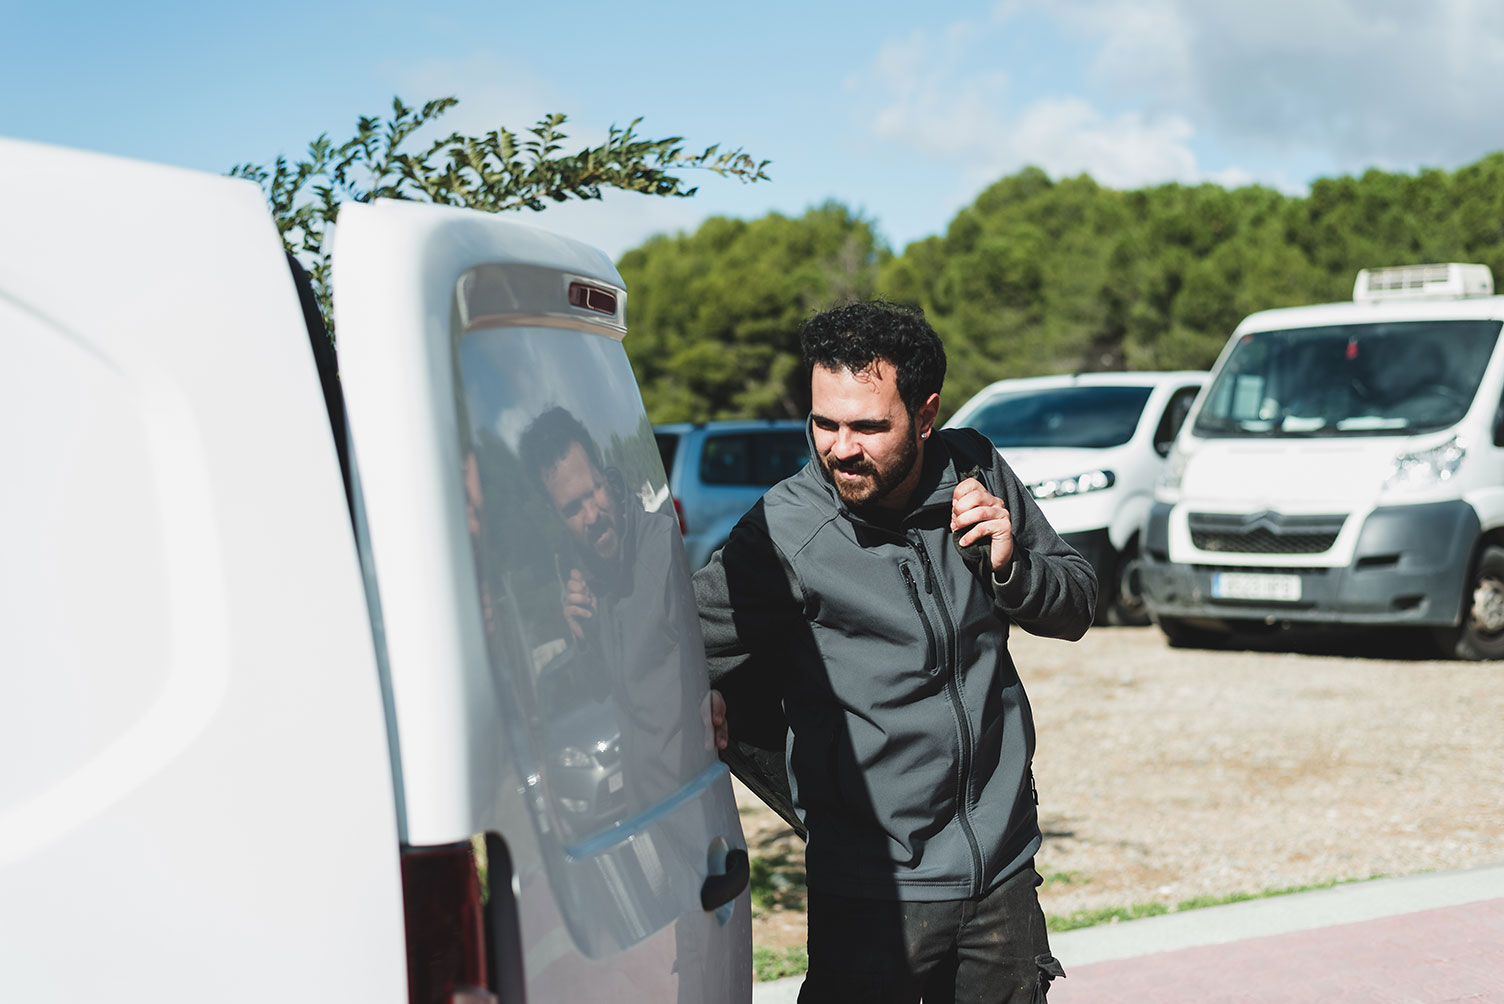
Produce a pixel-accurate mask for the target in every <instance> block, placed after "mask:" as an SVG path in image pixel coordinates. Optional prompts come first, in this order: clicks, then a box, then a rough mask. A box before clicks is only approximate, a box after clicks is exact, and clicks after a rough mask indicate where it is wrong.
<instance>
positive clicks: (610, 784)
mask: <svg viewBox="0 0 1504 1004" xmlns="http://www.w3.org/2000/svg"><path fill="white" fill-rule="evenodd" d="M606 790H607V791H609V792H613V793H614V792H618V791H621V775H620V774H612V775H611V776H610V777H608V778H606Z"/></svg>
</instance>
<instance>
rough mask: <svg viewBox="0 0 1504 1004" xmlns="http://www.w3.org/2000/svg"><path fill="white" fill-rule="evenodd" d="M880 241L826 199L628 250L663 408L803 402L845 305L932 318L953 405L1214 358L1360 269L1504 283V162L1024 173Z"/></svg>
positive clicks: (635, 327) (671, 415)
mask: <svg viewBox="0 0 1504 1004" xmlns="http://www.w3.org/2000/svg"><path fill="white" fill-rule="evenodd" d="M873 234H874V231H873V227H872V224H870V223H868V222H867V221H864V220H860V219H858V218H856V217H855V216H853V215H852V214H851V213H850V212H849V211H848V210H846V209H844V208H843V207H841V206H840V205H837V204H830V205H826V206H823V207H821V208H820V209H818V210H812V211H811V212H810V213H808V214H806V215H805V216H804V217H801V218H799V219H788V218H785V217H782V216H778V215H772V216H769V217H765V218H763V219H760V220H753V221H750V222H737V221H730V220H711V221H708V222H707V223H706V224H704V225H703V226H702V227H701V228H700V230H699V231H698V232H696V233H694V234H692V235H681V236H680V237H677V238H657V239H655V240H653V241H650V242H649V243H648V244H646V245H644V246H643V247H641V248H638V249H636V250H634V251H631V252H629V253H628V254H627V255H626V256H624V257H623V259H622V262H621V268H622V272H623V275H624V276H626V277H627V280H628V290H629V293H630V295H629V297H628V301H627V308H628V314H629V316H628V321H629V325H630V327H631V329H632V334H631V336H630V338H629V349H630V350H631V351H632V354H633V359H634V365H636V366H637V368H638V376H639V378H640V380H641V381H642V383H643V394H644V398H645V400H646V401H647V402H648V404H649V408H650V414H652V415H653V417H654V419H655V420H656V421H668V420H671V419H685V418H697V419H700V418H715V417H731V416H737V417H774V416H779V415H789V414H793V415H802V414H803V411H802V410H801V409H802V407H803V405H804V403H805V402H806V400H807V393H808V391H807V388H805V387H803V383H804V378H803V374H802V372H800V367H799V362H798V328H799V324H800V322H801V321H802V320H803V319H804V318H805V317H806V316H808V315H809V314H810V313H812V312H814V311H815V310H818V309H822V308H824V307H827V306H830V305H832V304H834V303H836V302H839V301H840V300H842V299H845V298H849V297H851V296H867V295H872V294H874V293H875V294H877V295H881V296H884V297H886V298H888V299H892V300H897V301H900V302H907V303H913V304H916V305H918V306H920V307H922V308H923V309H924V311H925V313H926V316H928V317H929V319H930V321H931V323H933V324H934V325H935V327H936V329H937V330H938V331H939V332H940V334H941V335H942V336H943V337H944V339H945V343H946V349H947V353H948V355H949V359H950V368H949V374H948V376H947V379H946V391H945V394H944V396H943V399H942V400H943V404H944V411H943V414H949V413H950V412H951V411H953V410H954V409H955V408H956V407H957V406H959V405H960V404H961V403H962V402H964V401H965V400H966V398H967V397H969V396H970V395H971V394H973V393H975V392H976V391H977V390H979V389H981V387H983V386H984V385H986V384H987V383H989V382H991V381H992V380H996V379H1000V378H1003V377H1010V376H1032V375H1039V374H1045V373H1061V372H1079V371H1088V370H1114V369H1137V370H1148V369H1176V368H1182V367H1183V368H1190V369H1204V368H1206V367H1207V366H1209V365H1210V364H1211V363H1212V362H1213V361H1214V360H1215V359H1216V356H1217V353H1218V352H1219V351H1220V350H1221V348H1222V346H1223V344H1224V343H1225V342H1226V340H1227V336H1228V335H1229V334H1230V333H1231V331H1232V329H1233V327H1234V326H1235V325H1236V324H1237V323H1238V321H1239V320H1240V319H1241V318H1242V317H1244V316H1246V315H1247V314H1249V313H1252V312H1253V311H1256V310H1262V309H1266V308H1270V307H1283V306H1291V305H1294V304H1301V303H1321V302H1329V301H1334V300H1344V299H1347V298H1349V297H1350V296H1351V295H1352V284H1353V280H1354V277H1355V276H1356V274H1357V271H1358V269H1360V268H1363V267H1366V266H1374V265H1389V264H1403V263H1410V262H1428V261H1472V262H1481V263H1483V264H1486V265H1488V266H1489V267H1491V268H1492V269H1493V271H1494V274H1495V275H1496V276H1498V277H1499V278H1500V279H1501V280H1504V153H1496V154H1492V155H1490V156H1488V157H1485V158H1484V159H1482V160H1480V161H1478V162H1477V163H1474V164H1471V165H1468V166H1466V167H1463V168H1460V169H1458V170H1456V171H1452V172H1448V171H1440V170H1425V171H1421V172H1419V173H1416V174H1413V175H1412V174H1402V173H1390V172H1384V171H1378V170H1370V171H1367V172H1365V173H1364V174H1362V175H1361V176H1358V177H1338V178H1326V179H1321V180H1318V181H1317V182H1315V183H1314V184H1313V185H1312V186H1311V189H1310V192H1309V193H1308V194H1307V195H1304V196H1296V195H1287V194H1284V193H1281V192H1278V191H1275V190H1273V189H1269V188H1264V187H1260V186H1246V187H1242V188H1236V189H1227V188H1223V187H1221V186H1218V185H1211V184H1203V185H1179V184H1166V185H1156V186H1151V187H1146V188H1141V189H1136V190H1132V191H1119V190H1114V189H1109V188H1104V187H1102V186H1100V185H1098V184H1097V183H1096V182H1094V181H1093V180H1092V179H1091V178H1089V177H1086V176H1081V177H1075V178H1065V179H1061V180H1052V179H1051V178H1049V177H1048V176H1047V175H1046V174H1045V173H1044V172H1043V171H1040V170H1038V169H1035V168H1028V169H1025V170H1023V171H1020V172H1019V173H1017V174H1014V175H1012V176H1009V177H1006V178H1003V179H1001V180H999V181H998V182H996V183H995V184H993V185H991V186H990V187H988V188H987V189H986V190H985V191H983V192H982V193H981V194H980V195H979V196H978V197H977V199H976V201H975V202H974V203H972V204H971V205H969V206H967V207H965V208H964V209H962V210H961V211H960V212H958V213H957V214H956V216H955V217H954V218H953V219H952V220H951V221H950V224H949V226H947V227H946V229H945V231H944V232H943V233H942V234H939V235H937V236H934V237H929V238H926V239H924V240H921V241H917V242H915V243H913V244H910V245H909V246H908V247H907V248H905V249H904V250H903V252H902V253H901V254H892V253H890V252H889V251H888V250H887V249H886V248H884V247H882V245H881V244H880V242H878V240H877V238H876V237H875V236H873Z"/></svg>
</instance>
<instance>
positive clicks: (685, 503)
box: [653, 420, 809, 568]
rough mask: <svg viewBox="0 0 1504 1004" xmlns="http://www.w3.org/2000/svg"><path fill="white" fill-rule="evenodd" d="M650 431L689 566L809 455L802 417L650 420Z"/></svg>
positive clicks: (703, 557) (723, 538)
mask: <svg viewBox="0 0 1504 1004" xmlns="http://www.w3.org/2000/svg"><path fill="white" fill-rule="evenodd" d="M653 435H654V438H656V439H657V440H658V451H659V453H660V454H662V457H663V467H664V469H665V470H666V471H668V487H669V491H670V492H671V493H673V496H674V507H675V509H677V510H678V512H679V528H680V529H681V530H682V531H683V533H684V550H685V552H686V553H688V555H689V567H691V568H699V567H700V566H701V565H703V564H705V562H707V561H709V560H710V556H711V555H712V554H714V553H715V550H716V548H718V547H720V546H721V545H722V544H724V543H725V542H726V537H727V536H728V535H729V534H730V533H731V528H732V527H733V526H735V525H736V521H737V520H739V519H741V518H742V515H743V514H744V513H745V512H746V511H747V510H748V509H750V508H752V506H753V505H754V504H755V503H756V502H757V500H758V499H760V498H762V496H763V493H764V492H766V491H767V490H768V489H769V488H771V487H773V486H774V485H776V484H777V483H778V482H780V481H782V480H783V479H784V478H786V477H788V476H789V475H790V474H794V473H795V472H797V471H798V470H799V468H801V467H803V466H804V464H805V462H806V461H808V460H809V445H808V443H807V442H806V441H805V438H804V423H803V422H799V421H793V420H774V421H766V422H757V421H720V422H698V423H689V422H677V423H671V424H665V425H655V426H654V427H653Z"/></svg>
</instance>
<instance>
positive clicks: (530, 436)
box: [518, 405, 602, 486]
mask: <svg viewBox="0 0 1504 1004" xmlns="http://www.w3.org/2000/svg"><path fill="white" fill-rule="evenodd" d="M575 443H579V444H580V446H582V447H584V449H585V456H586V457H588V458H589V459H590V462H591V463H592V464H594V465H595V469H596V470H601V469H602V465H601V454H600V450H599V449H598V448H597V447H596V445H595V440H594V439H593V438H591V436H590V432H589V431H588V430H587V429H586V428H585V425H584V423H583V422H581V421H580V420H579V419H578V418H576V417H575V416H574V413H573V412H571V411H570V410H569V409H568V408H564V407H561V406H559V405H554V406H553V407H552V408H549V409H547V410H546V411H544V412H543V413H542V414H541V415H539V416H538V417H537V418H535V419H533V420H532V422H531V423H529V424H528V427H527V428H526V429H525V430H524V431H523V433H522V442H521V443H520V444H519V447H518V452H519V453H521V455H522V464H523V467H524V468H526V470H527V472H528V473H529V474H530V475H532V477H533V481H534V482H535V483H536V484H538V485H540V486H541V485H542V484H543V476H544V475H545V474H547V473H548V472H549V471H551V470H553V467H554V465H555V464H557V463H558V462H559V461H561V460H563V459H564V454H566V453H568V452H569V448H570V447H571V446H573V445H574V444H575Z"/></svg>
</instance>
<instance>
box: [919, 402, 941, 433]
mask: <svg viewBox="0 0 1504 1004" xmlns="http://www.w3.org/2000/svg"><path fill="white" fill-rule="evenodd" d="M938 414H940V395H939V394H931V395H930V396H929V397H927V398H925V399H924V403H923V404H921V405H920V406H919V410H918V411H916V412H914V425H915V427H916V428H918V430H919V438H921V439H928V438H930V432H931V431H932V430H933V429H934V427H935V416H936V415H938Z"/></svg>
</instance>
